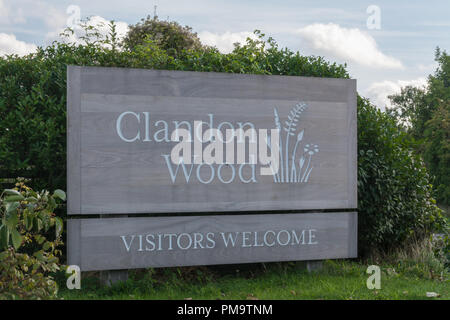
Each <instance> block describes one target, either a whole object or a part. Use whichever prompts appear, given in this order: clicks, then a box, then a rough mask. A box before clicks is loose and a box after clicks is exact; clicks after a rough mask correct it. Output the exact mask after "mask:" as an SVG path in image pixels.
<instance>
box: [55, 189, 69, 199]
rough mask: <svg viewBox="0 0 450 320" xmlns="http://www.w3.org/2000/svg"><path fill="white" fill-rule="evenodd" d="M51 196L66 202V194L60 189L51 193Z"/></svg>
mask: <svg viewBox="0 0 450 320" xmlns="http://www.w3.org/2000/svg"><path fill="white" fill-rule="evenodd" d="M53 196H54V197H56V198H59V199H61V200H62V201H66V193H65V192H64V191H62V190H61V189H56V190H55V192H53Z"/></svg>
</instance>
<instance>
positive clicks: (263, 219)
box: [68, 212, 357, 271]
mask: <svg viewBox="0 0 450 320" xmlns="http://www.w3.org/2000/svg"><path fill="white" fill-rule="evenodd" d="M356 217H357V215H356V213H355V212H333V213H312V214H256V215H255V214H251V215H219V216H218V215H214V216H184V217H150V218H145V217H138V218H109V219H105V218H103V219H71V220H69V227H68V231H69V234H70V237H69V239H68V240H69V244H74V243H76V244H77V246H76V247H74V246H72V247H70V246H69V248H72V250H69V260H70V264H76V265H78V266H80V268H81V270H83V271H89V270H115V269H129V268H148V267H171V266H194V265H210V264H229V263H248V262H270V261H293V260H317V259H325V258H326V259H339V258H348V257H356V256H357V246H356V243H357V232H356V228H357V219H356Z"/></svg>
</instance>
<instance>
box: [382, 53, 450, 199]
mask: <svg viewBox="0 0 450 320" xmlns="http://www.w3.org/2000/svg"><path fill="white" fill-rule="evenodd" d="M435 60H436V62H437V63H438V68H437V69H436V71H435V73H434V74H433V75H430V76H429V77H428V81H427V87H426V88H414V87H410V86H408V87H405V88H403V89H402V90H401V93H400V94H397V95H393V96H391V97H390V98H391V101H392V103H393V108H391V109H390V110H388V112H389V113H390V114H392V115H393V116H394V117H395V118H396V119H398V120H399V122H400V123H401V124H402V126H403V128H404V130H405V131H406V132H408V134H409V135H411V137H413V138H414V139H416V140H418V142H419V143H418V144H417V147H416V151H417V152H418V153H419V154H421V155H422V157H423V158H424V160H425V164H426V166H427V168H428V169H429V171H430V174H431V175H432V182H433V184H434V190H435V193H436V197H437V200H438V201H439V202H441V203H442V204H445V205H447V206H448V205H450V183H449V181H450V169H449V168H450V152H449V144H450V127H449V124H448V123H449V122H450V116H449V115H450V103H449V101H450V56H449V55H448V54H447V53H446V52H445V51H441V50H440V49H439V48H437V49H436V54H435Z"/></svg>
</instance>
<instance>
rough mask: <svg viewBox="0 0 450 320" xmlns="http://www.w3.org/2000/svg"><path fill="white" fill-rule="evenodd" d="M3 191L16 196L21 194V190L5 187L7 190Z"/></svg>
mask: <svg viewBox="0 0 450 320" xmlns="http://www.w3.org/2000/svg"><path fill="white" fill-rule="evenodd" d="M3 192H4V193H5V194H9V195H15V196H17V195H20V192H19V191H17V190H14V189H5V190H3Z"/></svg>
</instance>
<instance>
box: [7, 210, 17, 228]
mask: <svg viewBox="0 0 450 320" xmlns="http://www.w3.org/2000/svg"><path fill="white" fill-rule="evenodd" d="M18 222H19V216H18V214H17V212H16V211H12V212H10V213H8V214H7V215H6V223H5V224H6V226H7V227H8V228H9V230H11V231H12V230H16V226H17V223H18Z"/></svg>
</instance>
